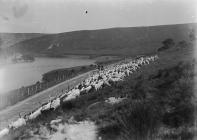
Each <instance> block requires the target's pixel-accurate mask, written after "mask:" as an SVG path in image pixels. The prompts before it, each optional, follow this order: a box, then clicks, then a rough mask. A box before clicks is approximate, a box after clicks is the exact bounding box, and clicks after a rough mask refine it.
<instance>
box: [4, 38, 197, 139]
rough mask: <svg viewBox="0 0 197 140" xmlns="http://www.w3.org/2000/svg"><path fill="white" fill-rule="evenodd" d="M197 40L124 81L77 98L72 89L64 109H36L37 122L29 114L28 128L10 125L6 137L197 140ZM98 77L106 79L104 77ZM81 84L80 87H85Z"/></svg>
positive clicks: (165, 53) (152, 62)
mask: <svg viewBox="0 0 197 140" xmlns="http://www.w3.org/2000/svg"><path fill="white" fill-rule="evenodd" d="M195 44H196V42H190V43H189V44H188V45H187V46H185V47H183V48H182V47H179V46H178V47H177V48H179V49H177V48H173V49H169V50H168V51H164V52H162V53H159V54H158V56H157V59H155V60H154V61H150V63H145V64H143V65H140V67H139V68H137V69H136V70H132V71H133V72H132V73H131V74H130V75H127V76H125V78H124V79H123V80H120V81H116V80H115V81H113V78H112V80H110V81H109V83H108V84H107V83H106V84H104V85H102V86H101V88H100V89H97V88H96V86H93V87H92V89H91V90H88V91H82V92H80V94H79V96H77V97H76V98H71V97H72V96H70V95H72V92H71V94H66V93H67V92H66V93H65V94H64V95H67V96H64V95H63V96H61V97H62V98H63V101H62V102H61V101H60V104H59V107H57V108H55V109H53V108H51V109H50V110H47V109H46V106H47V105H45V106H42V107H41V108H42V109H43V110H41V109H40V108H38V109H37V111H35V112H37V114H38V113H39V116H37V118H36V119H35V120H33V119H32V120H31V119H30V120H29V119H28V117H27V116H25V119H26V120H27V122H23V124H24V125H22V127H19V128H18V126H17V127H16V129H14V128H11V129H10V130H8V129H5V130H6V131H4V132H6V133H8V132H9V131H10V132H9V134H8V135H7V136H5V137H4V139H6V140H12V139H59V140H61V139H62V140H63V139H71V140H76V139H77V140H78V139H81V140H86V139H88V138H89V139H91V140H100V139H102V140H146V139H151V140H158V139H159V140H169V139H172V140H178V139H185V140H192V139H195V137H196V129H195V128H194V127H195V126H194V121H196V120H195V118H194V117H193V116H194V113H196V104H195V101H196V99H195V95H194V94H193V89H194V79H195V78H196V71H194V70H195V69H194V66H195V64H196V61H194V55H193V51H194V45H195ZM138 59H139V58H138ZM125 62H127V61H124V62H123V63H122V62H121V63H119V64H118V65H116V66H118V67H119V68H121V69H122V68H123V67H120V66H121V65H122V66H123V65H124V63H125ZM135 62H140V61H135ZM130 64H131V65H130V66H132V67H133V66H134V65H132V64H133V63H130ZM136 64H137V63H136ZM127 66H128V65H127ZM130 66H128V67H126V69H125V70H128V68H131V67H130ZM111 68H112V69H114V67H109V70H106V71H108V72H109V71H111V70H110V69H111ZM116 68H117V67H116ZM101 73H103V72H101ZM110 73H111V72H110ZM110 73H107V75H108V76H109V75H110ZM112 73H113V72H112ZM118 73H119V72H118ZM116 74H117V73H116ZM116 74H115V75H116ZM111 75H114V73H113V74H111ZM93 77H94V76H93ZM96 79H97V80H98V81H100V80H101V81H102V79H104V75H102V74H101V75H100V77H99V78H98V77H97V78H96ZM92 81H94V80H92ZM90 83H91V82H90ZM80 85H81V86H82V87H83V85H82V84H80ZM81 86H77V88H75V89H74V91H75V90H77V89H80V90H82V89H83V88H81ZM73 94H74V92H73ZM69 97H70V100H68V99H69ZM52 103H53V102H51V103H48V104H52ZM40 110H41V111H40ZM32 114H33V113H32ZM34 114H35V113H34ZM20 119H21V118H20ZM22 119H23V118H22ZM13 125H14V124H13ZM89 134H90V135H89Z"/></svg>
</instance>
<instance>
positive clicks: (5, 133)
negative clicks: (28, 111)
mask: <svg viewBox="0 0 197 140" xmlns="http://www.w3.org/2000/svg"><path fill="white" fill-rule="evenodd" d="M9 131H10V130H9V129H8V128H4V129H3V130H1V131H0V139H1V138H2V137H4V136H5V135H7V134H8V133H9Z"/></svg>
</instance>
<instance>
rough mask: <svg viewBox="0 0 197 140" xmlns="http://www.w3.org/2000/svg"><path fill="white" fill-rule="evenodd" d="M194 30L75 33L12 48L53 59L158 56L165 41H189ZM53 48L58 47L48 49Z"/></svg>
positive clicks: (165, 27)
mask: <svg viewBox="0 0 197 140" xmlns="http://www.w3.org/2000/svg"><path fill="white" fill-rule="evenodd" d="M192 29H196V24H178V25H162V26H150V27H128V28H111V29H102V30H90V31H89V30H84V31H74V32H67V33H60V34H53V35H45V36H42V37H39V38H34V39H30V40H26V41H23V42H20V43H17V44H15V45H13V46H12V49H13V50H14V51H19V52H23V53H33V54H39V55H40V54H44V55H51V56H61V55H65V54H81V55H124V56H125V55H132V56H136V55H139V54H149V53H153V52H155V51H156V50H157V49H158V48H159V47H161V42H162V41H163V40H164V39H166V38H172V39H174V40H175V41H181V40H183V39H184V40H186V41H187V40H188V39H189V38H188V34H189V32H190V31H191V30H192ZM52 44H58V46H54V47H53V48H52V49H48V47H49V46H50V45H52ZM13 50H12V51H13Z"/></svg>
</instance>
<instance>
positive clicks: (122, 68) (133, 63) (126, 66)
mask: <svg viewBox="0 0 197 140" xmlns="http://www.w3.org/2000/svg"><path fill="white" fill-rule="evenodd" d="M157 59H158V56H157V55H154V56H147V57H140V58H137V59H135V60H127V61H126V60H125V61H122V62H120V63H117V64H113V65H110V66H106V67H105V68H104V69H103V70H100V71H97V72H96V73H94V74H92V75H91V76H89V77H88V78H87V79H86V80H84V81H83V82H82V83H80V84H78V85H77V86H75V87H74V88H73V89H71V90H69V91H67V92H66V93H64V94H62V95H61V96H59V97H57V98H55V99H54V100H50V101H49V102H48V103H46V104H44V105H42V106H41V107H40V108H38V109H36V110H35V111H34V112H32V113H30V114H28V115H25V116H24V117H20V118H19V119H18V120H16V121H15V122H12V123H11V124H9V126H8V128H5V129H3V130H2V131H0V138H1V137H2V136H4V135H6V134H8V133H9V131H10V130H11V129H16V128H19V127H21V126H23V125H26V122H27V121H28V120H33V119H35V118H37V117H38V116H39V115H41V114H42V112H43V111H46V110H55V109H56V108H58V107H59V106H60V105H61V103H62V102H66V101H69V100H71V99H75V98H76V97H78V96H80V94H83V93H88V92H89V91H90V90H91V89H95V90H98V89H100V88H102V86H103V85H109V86H110V81H113V82H116V81H120V80H123V78H124V77H126V76H128V75H130V74H132V73H133V72H135V71H136V70H137V69H138V68H140V67H141V66H142V65H146V64H149V63H150V62H151V61H155V60H157Z"/></svg>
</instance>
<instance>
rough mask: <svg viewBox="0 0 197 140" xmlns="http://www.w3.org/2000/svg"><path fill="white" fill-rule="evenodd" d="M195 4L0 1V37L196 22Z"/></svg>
mask: <svg viewBox="0 0 197 140" xmlns="http://www.w3.org/2000/svg"><path fill="white" fill-rule="evenodd" d="M196 4H197V2H196V1H195V0H160V1H158V0H132V1H131V0H72V1H70V0H34V1H30V0H0V13H1V14H0V32H1V33H43V34H55V33H63V32H72V31H81V30H99V29H109V28H124V27H142V26H143V27H147V26H158V25H172V24H187V23H196V22H197V10H196V9H197V8H196Z"/></svg>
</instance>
